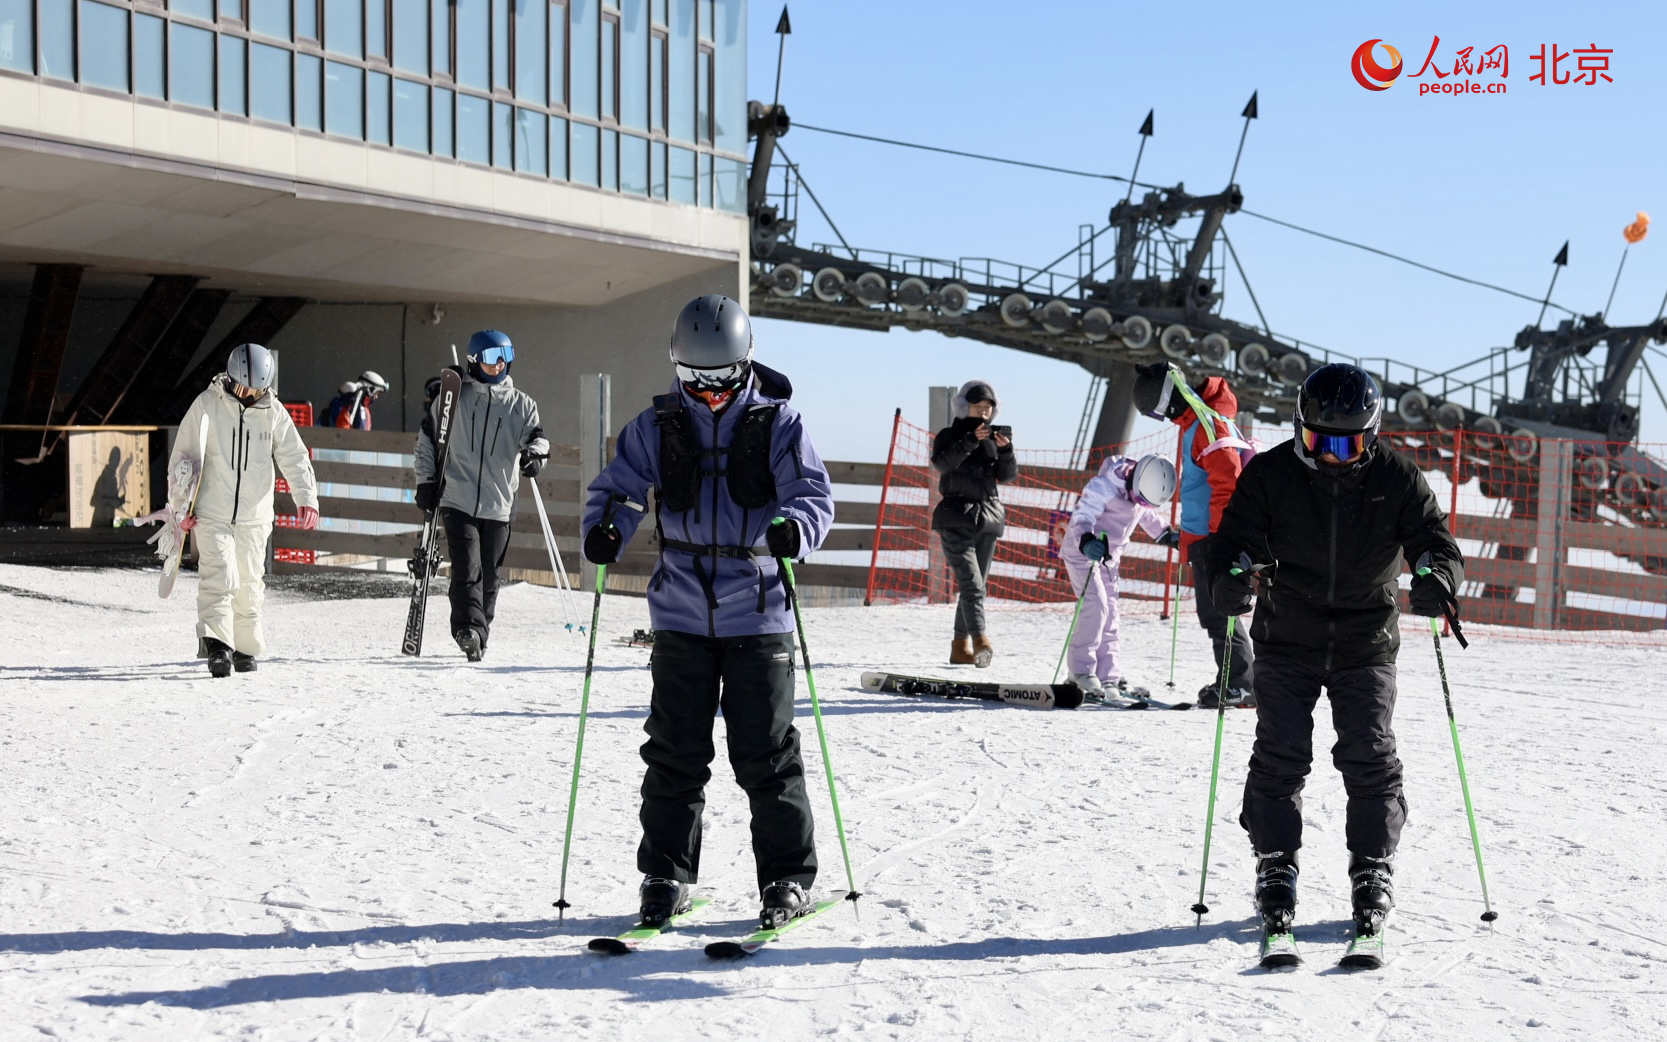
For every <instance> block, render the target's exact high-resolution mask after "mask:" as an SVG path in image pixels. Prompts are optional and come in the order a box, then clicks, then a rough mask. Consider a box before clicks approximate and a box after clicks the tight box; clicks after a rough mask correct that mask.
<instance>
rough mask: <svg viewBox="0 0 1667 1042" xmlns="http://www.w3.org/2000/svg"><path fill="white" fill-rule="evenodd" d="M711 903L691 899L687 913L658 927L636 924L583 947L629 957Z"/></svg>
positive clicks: (674, 917)
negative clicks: (614, 935)
mask: <svg viewBox="0 0 1667 1042" xmlns="http://www.w3.org/2000/svg"><path fill="white" fill-rule="evenodd" d="M711 903H712V899H711V898H710V897H696V898H692V899H691V900H690V901H689V907H688V910H687V911H683V912H679V913H677V914H676V915H674V916H672V917H671V918H670V919H667V920H666V921H665V922H663V923H661V924H660V925H659V926H645V925H643V924H642V923H638V924H637V925H636V926H633V927H631V929H629V930H626V931H625V932H624V933H622V934H620V935H619V936H617V937H594V938H592V939H591V941H590V943H589V944H587V945H586V946H585V947H587V948H589V949H590V950H591V951H593V952H599V953H601V954H603V955H629V954H631V953H632V952H634V951H636V950H637V949H638V948H641V947H642V946H643V945H645V944H647V943H648V942H649V941H652V940H654V938H656V937H658V936H660V935H661V934H663V933H665V932H666V931H667V930H672V929H675V928H677V927H678V926H681V925H682V924H683V923H685V922H687V921H688V920H690V919H691V918H693V917H694V916H695V915H696V914H698V913H699V912H700V910H701V909H703V908H705V907H706V906H707V905H709V904H711Z"/></svg>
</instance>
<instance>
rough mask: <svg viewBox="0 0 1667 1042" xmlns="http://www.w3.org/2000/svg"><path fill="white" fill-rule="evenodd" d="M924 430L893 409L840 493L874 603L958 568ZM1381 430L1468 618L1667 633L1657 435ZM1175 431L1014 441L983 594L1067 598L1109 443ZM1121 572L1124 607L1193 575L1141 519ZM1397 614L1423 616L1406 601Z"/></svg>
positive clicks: (1544, 629) (930, 594) (1279, 437)
mask: <svg viewBox="0 0 1667 1042" xmlns="http://www.w3.org/2000/svg"><path fill="white" fill-rule="evenodd" d="M1267 433H1268V434H1269V435H1271V437H1269V438H1267V439H1266V440H1267V441H1268V443H1269V444H1268V445H1267V446H1266V447H1265V448H1264V451H1273V450H1275V449H1276V448H1277V449H1278V451H1286V452H1288V451H1290V449H1289V448H1288V447H1286V446H1284V445H1283V443H1284V442H1285V441H1286V440H1287V438H1286V437H1285V435H1284V432H1283V430H1277V431H1273V430H1270V431H1268V432H1267ZM1021 434H1022V432H1021ZM932 436H933V432H932V431H928V430H924V429H922V428H920V427H916V426H914V425H913V424H910V423H908V422H907V421H904V420H901V419H899V420H898V421H897V423H896V424H895V435H894V439H893V445H892V447H891V452H890V461H889V463H888V465H887V467H886V472H885V477H884V478H883V479H882V486H881V490H880V492H881V497H880V498H881V502H880V503H878V504H841V507H842V509H841V515H842V516H841V517H840V520H841V521H845V522H848V523H850V522H855V523H860V524H864V525H872V528H871V533H872V540H871V542H870V543H869V545H870V546H871V547H872V548H873V549H872V551H871V556H870V560H869V562H868V564H869V575H868V577H867V579H868V581H867V597H866V600H867V601H868V602H870V603H873V602H877V601H892V602H896V601H914V602H922V603H948V602H949V601H950V600H952V599H953V596H954V590H955V586H954V579H953V577H952V576H951V574H950V572H949V569H948V567H947V565H946V564H945V563H944V561H943V556H942V553H941V550H940V549H939V543H938V538H937V535H936V533H934V532H932V531H931V511H932V507H933V506H934V505H935V504H936V502H937V492H936V489H937V479H938V476H937V474H935V473H934V472H933V471H932V468H931V447H932ZM1015 441H1016V442H1018V443H1019V444H1020V445H1021V446H1022V440H1021V439H1020V438H1015ZM1383 441H1384V442H1385V443H1386V444H1388V445H1390V446H1392V447H1393V448H1395V449H1396V450H1398V451H1400V452H1402V453H1404V454H1406V455H1407V456H1408V457H1410V458H1411V459H1412V460H1413V461H1414V462H1415V463H1416V464H1417V465H1418V466H1419V468H1420V469H1421V470H1422V471H1423V473H1424V476H1425V479H1426V480H1427V481H1428V482H1429V485H1430V488H1431V490H1432V491H1433V492H1434V493H1435V495H1436V497H1437V499H1438V500H1439V501H1440V502H1441V504H1442V506H1443V507H1444V508H1445V509H1446V510H1448V511H1449V513H1450V517H1449V526H1450V527H1451V529H1452V531H1453V534H1454V536H1455V537H1456V538H1457V539H1458V540H1459V545H1460V547H1461V549H1462V550H1463V551H1464V555H1465V561H1466V569H1465V570H1466V580H1465V583H1464V586H1463V588H1462V589H1461V590H1460V591H1459V601H1460V607H1461V618H1462V620H1463V622H1464V624H1465V625H1466V626H1467V627H1475V628H1478V629H1479V630H1481V631H1483V632H1496V633H1498V634H1501V635H1510V634H1525V633H1528V632H1532V633H1534V635H1535V636H1536V637H1541V638H1551V639H1564V640H1579V639H1583V638H1582V637H1580V636H1579V635H1580V634H1589V633H1592V632H1594V631H1606V632H1607V633H1609V634H1611V636H1610V637H1607V638H1606V639H1630V640H1646V641H1662V640H1663V639H1664V638H1667V445H1638V444H1631V443H1611V442H1603V441H1597V440H1592V441H1580V440H1557V439H1539V438H1535V437H1533V436H1531V435H1527V434H1525V433H1521V432H1519V433H1517V434H1514V435H1501V434H1488V433H1486V432H1479V431H1432V432H1425V433H1402V432H1397V433H1394V434H1385V435H1384V436H1383ZM1177 442H1178V439H1177V437H1176V435H1175V434H1174V433H1173V432H1170V431H1165V432H1161V433H1158V434H1154V435H1150V436H1147V437H1145V438H1141V439H1137V440H1136V441H1134V442H1132V443H1130V444H1129V445H1126V446H1106V447H1101V448H1096V449H1094V450H1092V451H1091V452H1090V453H1089V454H1088V459H1087V460H1086V461H1085V460H1083V459H1081V458H1080V457H1079V458H1077V459H1073V458H1072V456H1073V454H1072V453H1071V452H1069V451H1067V450H1048V449H1025V448H1023V447H1020V448H1018V449H1017V456H1018V460H1019V477H1018V479H1017V480H1016V481H1014V482H1013V483H1012V484H1011V485H1006V486H1003V487H1002V489H1001V499H1002V503H1003V505H1004V506H1005V508H1006V510H1007V531H1006V532H1005V533H1004V534H1003V536H1002V537H1001V539H1000V540H999V541H998V542H997V544H996V558H995V563H994V565H993V566H992V567H991V575H990V583H989V586H990V594H991V596H992V597H994V598H997V599H1002V600H1008V601H1017V602H1021V603H1029V604H1058V603H1070V602H1072V601H1074V599H1075V592H1074V591H1073V590H1072V589H1071V586H1070V583H1069V580H1068V578H1067V577H1066V574H1065V568H1064V565H1063V563H1062V562H1061V561H1060V559H1059V538H1060V535H1061V533H1062V531H1063V528H1064V524H1065V521H1066V519H1067V518H1068V517H1069V515H1070V511H1071V509H1072V508H1073V507H1074V506H1075V505H1076V500H1077V496H1078V495H1079V494H1080V492H1081V490H1082V487H1083V485H1084V484H1086V483H1087V481H1088V479H1089V478H1090V477H1092V476H1093V474H1094V473H1096V472H1097V471H1098V466H1099V462H1100V461H1101V460H1103V459H1104V458H1105V456H1106V455H1107V454H1108V453H1110V452H1113V451H1117V452H1121V453H1123V454H1126V455H1132V456H1139V455H1143V454H1145V453H1148V452H1163V453H1167V454H1170V455H1172V456H1173V455H1174V454H1175V453H1176V452H1177V449H1178V444H1177ZM1073 464H1075V465H1073ZM1120 579H1121V595H1122V598H1123V600H1124V602H1125V610H1128V609H1133V610H1134V611H1135V612H1136V613H1140V612H1142V611H1147V612H1150V613H1157V612H1159V611H1162V609H1163V607H1164V605H1165V603H1166V602H1168V601H1170V600H1171V599H1172V598H1175V597H1177V596H1179V598H1180V599H1181V600H1182V601H1184V602H1185V603H1183V604H1182V605H1181V610H1183V611H1189V610H1190V604H1191V599H1192V596H1193V593H1192V588H1191V579H1190V576H1188V575H1187V574H1186V573H1185V571H1184V569H1177V568H1176V567H1175V558H1174V555H1173V553H1172V552H1170V551H1168V550H1166V549H1164V548H1162V547H1159V546H1155V545H1153V544H1152V543H1150V542H1149V541H1147V539H1146V536H1145V533H1144V532H1141V531H1140V530H1138V529H1137V530H1136V532H1135V535H1134V541H1133V542H1131V543H1130V545H1129V546H1128V548H1127V549H1125V551H1124V553H1123V559H1122V565H1121V569H1120ZM1407 581H1408V578H1407V577H1403V579H1402V584H1403V587H1404V586H1405V584H1406V583H1407ZM1405 604H1406V601H1405V593H1404V590H1403V594H1402V606H1403V607H1405ZM1403 624H1404V625H1406V626H1408V627H1419V628H1421V627H1423V626H1424V625H1425V623H1424V622H1423V620H1421V619H1417V618H1414V617H1411V616H1407V617H1405V618H1404V619H1403ZM1619 635H1626V636H1624V637H1620V636H1619Z"/></svg>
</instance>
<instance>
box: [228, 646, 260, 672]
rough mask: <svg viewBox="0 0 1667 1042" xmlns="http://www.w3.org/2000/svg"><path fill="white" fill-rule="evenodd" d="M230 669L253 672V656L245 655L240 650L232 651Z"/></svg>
mask: <svg viewBox="0 0 1667 1042" xmlns="http://www.w3.org/2000/svg"><path fill="white" fill-rule="evenodd" d="M232 669H234V670H236V671H237V672H239V673H253V672H254V671H255V656H253V655H245V654H244V653H243V652H241V651H234V652H232Z"/></svg>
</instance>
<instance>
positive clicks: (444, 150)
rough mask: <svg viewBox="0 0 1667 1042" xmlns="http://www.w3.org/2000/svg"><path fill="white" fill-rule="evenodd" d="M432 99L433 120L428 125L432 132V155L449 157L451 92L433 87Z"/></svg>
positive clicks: (451, 141)
mask: <svg viewBox="0 0 1667 1042" xmlns="http://www.w3.org/2000/svg"><path fill="white" fill-rule="evenodd" d="M432 97H433V99H434V120H433V122H432V123H431V124H430V126H431V127H432V128H433V131H434V154H435V155H437V156H449V155H452V154H454V153H453V144H454V142H453V135H452V103H453V98H452V92H451V91H449V90H447V89H445V88H444V87H435V88H434V93H433V95H432Z"/></svg>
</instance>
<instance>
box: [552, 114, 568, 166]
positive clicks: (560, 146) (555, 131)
mask: <svg viewBox="0 0 1667 1042" xmlns="http://www.w3.org/2000/svg"><path fill="white" fill-rule="evenodd" d="M550 176H551V177H553V178H555V179H556V180H558V181H565V180H567V120H565V119H562V118H561V117H560V116H551V117H550Z"/></svg>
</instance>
